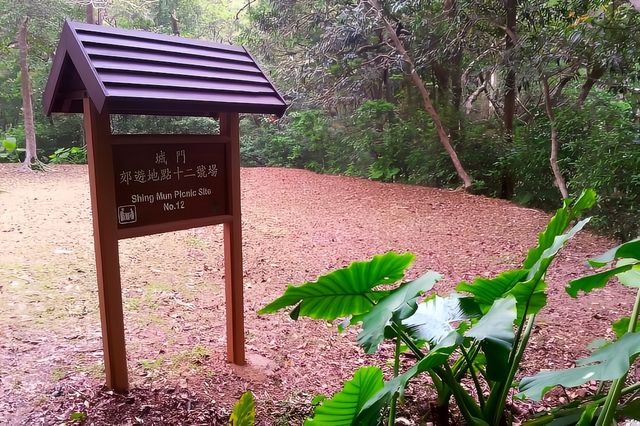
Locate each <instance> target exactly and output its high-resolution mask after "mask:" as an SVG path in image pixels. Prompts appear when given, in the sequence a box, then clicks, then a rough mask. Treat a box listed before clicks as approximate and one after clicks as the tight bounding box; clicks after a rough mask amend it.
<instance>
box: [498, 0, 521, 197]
mask: <svg viewBox="0 0 640 426" xmlns="http://www.w3.org/2000/svg"><path fill="white" fill-rule="evenodd" d="M504 7H505V11H506V22H505V33H506V34H505V36H504V37H505V38H504V55H505V59H504V60H505V65H506V68H507V75H506V76H505V79H504V86H505V92H504V109H503V111H502V121H503V122H504V132H505V133H504V136H505V142H506V144H507V146H509V147H510V146H511V145H512V144H513V122H514V118H515V116H516V95H517V93H516V72H515V70H514V68H513V64H512V63H511V62H512V61H513V57H512V56H513V48H514V47H515V45H516V40H515V34H516V12H517V7H518V2H517V0H504ZM501 181H502V182H501V194H500V195H501V197H502V198H505V199H510V198H512V197H513V194H514V192H515V183H514V178H513V172H512V170H510V169H509V168H508V167H507V168H505V169H504V170H502V178H501Z"/></svg>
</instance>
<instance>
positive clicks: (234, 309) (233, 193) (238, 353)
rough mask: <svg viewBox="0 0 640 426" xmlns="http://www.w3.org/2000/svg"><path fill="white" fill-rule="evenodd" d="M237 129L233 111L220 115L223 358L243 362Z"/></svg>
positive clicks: (237, 119)
mask: <svg viewBox="0 0 640 426" xmlns="http://www.w3.org/2000/svg"><path fill="white" fill-rule="evenodd" d="M239 132H240V130H239V118H238V114H237V113H224V114H220V134H221V135H223V136H226V137H228V138H229V143H228V145H227V149H228V150H229V152H228V154H227V158H228V159H229V161H228V164H227V170H228V173H229V174H228V179H229V209H230V213H231V216H232V217H233V219H232V220H231V222H227V223H225V224H224V270H225V299H226V305H227V360H228V361H229V362H232V363H234V364H237V365H244V364H245V356H244V302H243V285H242V275H243V272H242V222H241V215H240V133H239Z"/></svg>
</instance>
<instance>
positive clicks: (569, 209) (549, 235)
mask: <svg viewBox="0 0 640 426" xmlns="http://www.w3.org/2000/svg"><path fill="white" fill-rule="evenodd" d="M595 202H596V193H595V191H593V190H592V189H586V190H584V191H582V194H580V196H579V197H578V199H577V200H576V201H575V203H572V200H571V199H566V200H564V202H563V206H562V207H561V208H559V209H558V210H557V211H556V214H555V215H554V216H553V217H552V218H551V220H549V223H548V224H547V227H546V228H545V230H544V231H542V232H541V233H540V235H539V236H538V245H537V246H536V247H534V248H532V249H531V250H529V253H528V254H527V258H526V259H525V261H524V267H525V269H531V268H533V266H534V265H535V264H536V263H537V262H539V260H540V258H541V257H542V256H543V253H544V251H545V250H547V249H548V248H550V247H551V246H552V245H554V244H555V239H556V237H557V236H559V235H561V234H562V233H563V232H564V231H565V230H566V229H567V227H568V226H569V224H570V223H571V222H572V221H573V220H575V219H576V218H577V217H578V216H580V214H581V213H582V211H583V210H585V209H588V208H590V207H592V206H593V205H594V204H595Z"/></svg>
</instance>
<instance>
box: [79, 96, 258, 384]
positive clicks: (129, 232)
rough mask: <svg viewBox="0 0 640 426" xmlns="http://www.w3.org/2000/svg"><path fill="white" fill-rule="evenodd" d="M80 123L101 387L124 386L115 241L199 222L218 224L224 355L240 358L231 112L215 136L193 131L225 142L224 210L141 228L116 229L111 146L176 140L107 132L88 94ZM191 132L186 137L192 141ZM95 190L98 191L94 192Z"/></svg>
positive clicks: (236, 148) (236, 152)
mask: <svg viewBox="0 0 640 426" xmlns="http://www.w3.org/2000/svg"><path fill="white" fill-rule="evenodd" d="M83 108H84V127H85V134H86V142H87V148H88V149H87V153H88V163H89V180H90V187H91V205H92V212H93V235H94V242H95V255H96V272H97V277H98V299H99V304H100V318H101V325H102V337H103V346H104V363H105V371H106V380H107V386H108V387H109V388H111V389H114V390H115V391H118V392H124V391H126V390H128V388H129V379H128V371H127V355H126V344H125V333H124V320H123V310H122V288H121V282H120V259H119V252H118V240H120V239H123V238H131V237H137V236H141V235H149V234H154V233H159V232H168V231H175V230H179V229H188V228H194V227H200V226H207V225H215V224H223V226H224V257H225V260H224V267H225V298H226V310H227V315H226V316H227V359H228V361H229V362H233V363H234V364H238V365H243V364H244V363H245V348H244V307H243V284H242V228H241V215H240V138H239V118H238V114H237V113H220V135H199V136H195V138H196V139H201V140H202V141H203V142H205V141H206V142H213V141H215V142H218V143H226V144H228V149H227V150H226V152H227V158H226V170H227V173H228V175H227V185H228V186H227V196H228V198H229V199H228V201H227V202H228V207H229V212H230V214H228V215H221V216H213V217H210V218H200V219H190V220H182V221H179V222H171V223H165V224H158V225H149V226H145V227H138V228H131V229H120V230H119V229H118V227H117V218H116V214H115V212H116V202H115V186H114V182H115V179H114V170H113V153H112V146H113V145H114V144H118V143H131V142H135V143H145V141H147V142H146V143H152V142H157V141H158V140H160V141H163V140H165V139H166V140H169V138H170V139H171V140H176V138H180V136H176V135H171V136H164V135H135V137H134V136H127V135H112V134H111V124H110V117H109V114H108V113H107V112H98V110H97V109H96V107H95V105H94V104H93V102H92V101H91V99H89V98H88V97H85V98H84V100H83ZM193 137H194V136H192V135H191V136H188V138H189V140H192V139H191V138H193ZM98 194H99V196H98Z"/></svg>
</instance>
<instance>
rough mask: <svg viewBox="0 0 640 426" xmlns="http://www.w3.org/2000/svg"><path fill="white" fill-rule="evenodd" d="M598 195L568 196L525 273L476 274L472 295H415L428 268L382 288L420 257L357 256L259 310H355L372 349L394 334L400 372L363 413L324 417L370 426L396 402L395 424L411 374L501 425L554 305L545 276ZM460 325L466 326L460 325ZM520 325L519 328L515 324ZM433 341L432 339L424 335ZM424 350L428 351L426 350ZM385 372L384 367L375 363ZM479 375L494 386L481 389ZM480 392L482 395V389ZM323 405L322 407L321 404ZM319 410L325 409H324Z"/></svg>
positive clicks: (463, 409) (474, 419)
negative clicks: (403, 356)
mask: <svg viewBox="0 0 640 426" xmlns="http://www.w3.org/2000/svg"><path fill="white" fill-rule="evenodd" d="M594 202H595V193H594V192H593V191H591V190H587V191H585V192H584V193H583V194H582V195H581V196H580V197H579V198H578V199H577V200H575V201H573V200H570V199H568V200H565V202H564V205H563V207H562V208H560V209H558V211H557V212H556V214H555V215H554V217H553V218H552V219H551V220H550V222H549V224H548V226H547V228H546V229H545V230H544V231H543V232H542V233H541V234H540V235H539V238H538V244H537V246H536V247H534V248H532V249H531V250H530V251H529V253H528V255H527V258H526V259H525V261H524V263H523V266H522V267H521V268H520V269H519V270H512V271H506V272H504V273H502V274H500V275H499V276H498V277H496V278H493V279H484V278H482V279H481V278H478V279H476V280H474V281H473V284H468V283H461V284H460V285H459V286H458V290H459V291H467V292H469V293H470V296H468V297H460V296H449V297H447V298H440V297H438V296H433V297H427V298H426V299H425V300H424V301H423V302H422V303H419V304H418V303H417V301H416V298H417V297H418V296H419V295H420V294H421V293H423V292H425V291H429V290H431V289H432V287H433V286H434V284H435V282H436V281H437V280H438V279H440V276H439V275H438V274H436V273H433V272H431V273H427V274H425V275H424V276H422V277H420V278H418V279H416V280H414V281H411V282H409V283H405V284H400V285H397V286H395V287H394V288H392V289H389V287H388V286H385V290H383V291H376V290H374V288H375V287H376V286H378V285H380V284H387V285H389V284H392V283H395V282H397V281H398V280H400V279H401V278H402V277H403V276H404V269H406V268H407V267H408V266H409V265H410V263H411V261H412V260H413V255H410V254H404V255H398V254H396V253H393V252H390V253H387V254H386V255H382V256H376V257H374V258H373V259H371V260H369V261H367V262H354V263H353V264H352V265H351V266H349V267H347V268H343V269H340V270H337V271H334V272H331V273H329V274H327V275H324V276H322V277H320V278H319V279H318V281H317V282H309V283H305V284H303V285H301V286H298V287H293V286H288V288H287V290H286V291H285V293H284V295H283V296H281V297H279V298H278V299H276V300H275V301H274V302H272V303H271V304H269V305H268V306H266V307H265V308H263V309H262V310H261V311H260V313H270V312H275V311H277V310H279V309H282V308H285V307H288V306H293V307H294V308H293V310H292V312H291V316H292V318H294V319H296V318H298V316H300V315H303V316H308V317H311V318H316V319H325V320H334V319H336V318H338V317H340V316H346V315H352V317H351V318H350V321H349V322H350V323H351V324H356V323H361V324H362V330H361V332H360V334H359V336H358V343H360V345H361V346H362V347H363V348H364V349H365V351H366V352H369V353H371V352H374V351H375V350H376V349H377V347H378V345H379V343H380V342H381V341H382V340H383V339H385V338H386V339H393V340H395V341H396V356H395V358H394V378H392V379H391V380H390V381H388V382H385V384H384V386H383V387H382V388H381V389H380V390H379V391H377V392H376V393H375V394H373V395H369V396H368V398H369V399H368V401H366V403H364V405H360V407H362V408H361V410H360V411H357V410H353V406H350V409H349V410H347V411H344V410H343V411H338V408H337V407H334V405H331V404H326V403H325V404H323V405H321V406H320V407H324V408H323V409H322V414H323V416H329V415H338V414H340V415H341V416H343V417H341V420H340V424H368V423H362V419H363V418H366V419H369V420H370V419H372V418H374V417H377V416H379V415H380V413H381V408H382V407H383V406H384V405H389V406H390V410H389V412H390V419H389V422H390V424H393V416H394V413H395V404H396V400H397V397H398V396H399V395H402V393H403V392H404V389H405V387H406V386H407V385H408V383H409V381H410V380H411V379H413V378H414V377H415V376H417V375H419V374H421V373H426V374H429V375H430V376H431V378H432V382H433V384H434V387H435V389H436V391H437V393H438V401H440V402H443V403H446V401H448V400H449V398H450V396H453V397H454V398H455V400H456V402H457V404H458V408H459V409H460V413H461V415H462V416H463V417H464V419H465V421H466V422H467V423H469V424H489V425H496V426H497V425H500V424H502V422H503V421H504V420H505V403H506V399H507V396H508V393H509V390H510V389H511V387H512V386H513V380H514V377H515V375H516V373H517V371H518V366H519V364H520V361H521V359H522V355H523V353H524V350H525V348H526V346H527V343H528V339H529V335H530V333H531V330H532V328H533V323H534V319H535V314H536V313H537V312H538V311H539V310H540V309H541V308H542V307H543V306H544V305H545V304H546V296H545V294H544V290H545V287H546V286H545V285H544V281H543V278H544V276H545V273H546V271H547V269H548V268H549V266H550V264H551V262H552V260H553V259H554V258H555V256H556V255H557V253H558V251H559V250H560V248H561V247H562V246H563V245H564V244H565V243H566V242H567V241H568V240H569V239H571V238H572V237H573V236H574V235H575V234H576V233H577V232H578V231H579V230H580V229H582V227H583V226H584V224H585V223H586V222H587V220H583V221H580V222H578V223H577V224H576V225H574V226H573V227H570V225H571V223H572V222H573V221H574V220H575V219H576V218H577V217H578V216H579V215H580V214H581V212H582V211H583V210H584V209H587V208H589V207H591V206H592V205H593V203H594ZM453 322H455V323H457V324H458V325H457V326H456V327H453V326H452V323H453ZM514 324H517V325H518V327H517V329H516V330H515V331H514ZM423 339H426V340H427V344H426V345H425V343H424V340H423ZM402 344H403V345H405V346H406V347H407V348H409V350H411V351H412V352H413V354H414V355H415V357H416V358H417V361H416V363H415V364H414V365H413V366H411V367H409V368H408V369H407V370H406V371H405V372H403V373H400V368H399V367H400V357H399V352H398V349H399V348H400V346H401V345H402ZM425 350H426V352H425ZM375 371H379V370H375ZM467 375H468V376H469V377H471V379H472V380H473V383H474V385H475V392H470V391H469V390H467V389H466V388H464V387H462V386H461V384H460V380H461V379H462V378H463V377H465V376H467ZM481 380H484V382H485V384H486V385H487V386H488V388H489V392H488V394H486V393H485V391H484V390H483V387H482V384H481V383H480V381H481ZM348 387H349V389H348V388H347V386H346V385H345V388H344V390H343V391H342V392H341V393H339V394H338V395H341V396H340V399H342V398H344V397H345V395H349V396H351V397H352V398H354V400H355V399H356V398H355V396H354V395H356V396H357V395H358V392H357V391H356V390H354V389H352V388H353V384H352V383H350V384H349V386H348ZM474 394H475V396H474ZM320 407H318V408H320ZM316 415H318V410H316Z"/></svg>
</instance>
